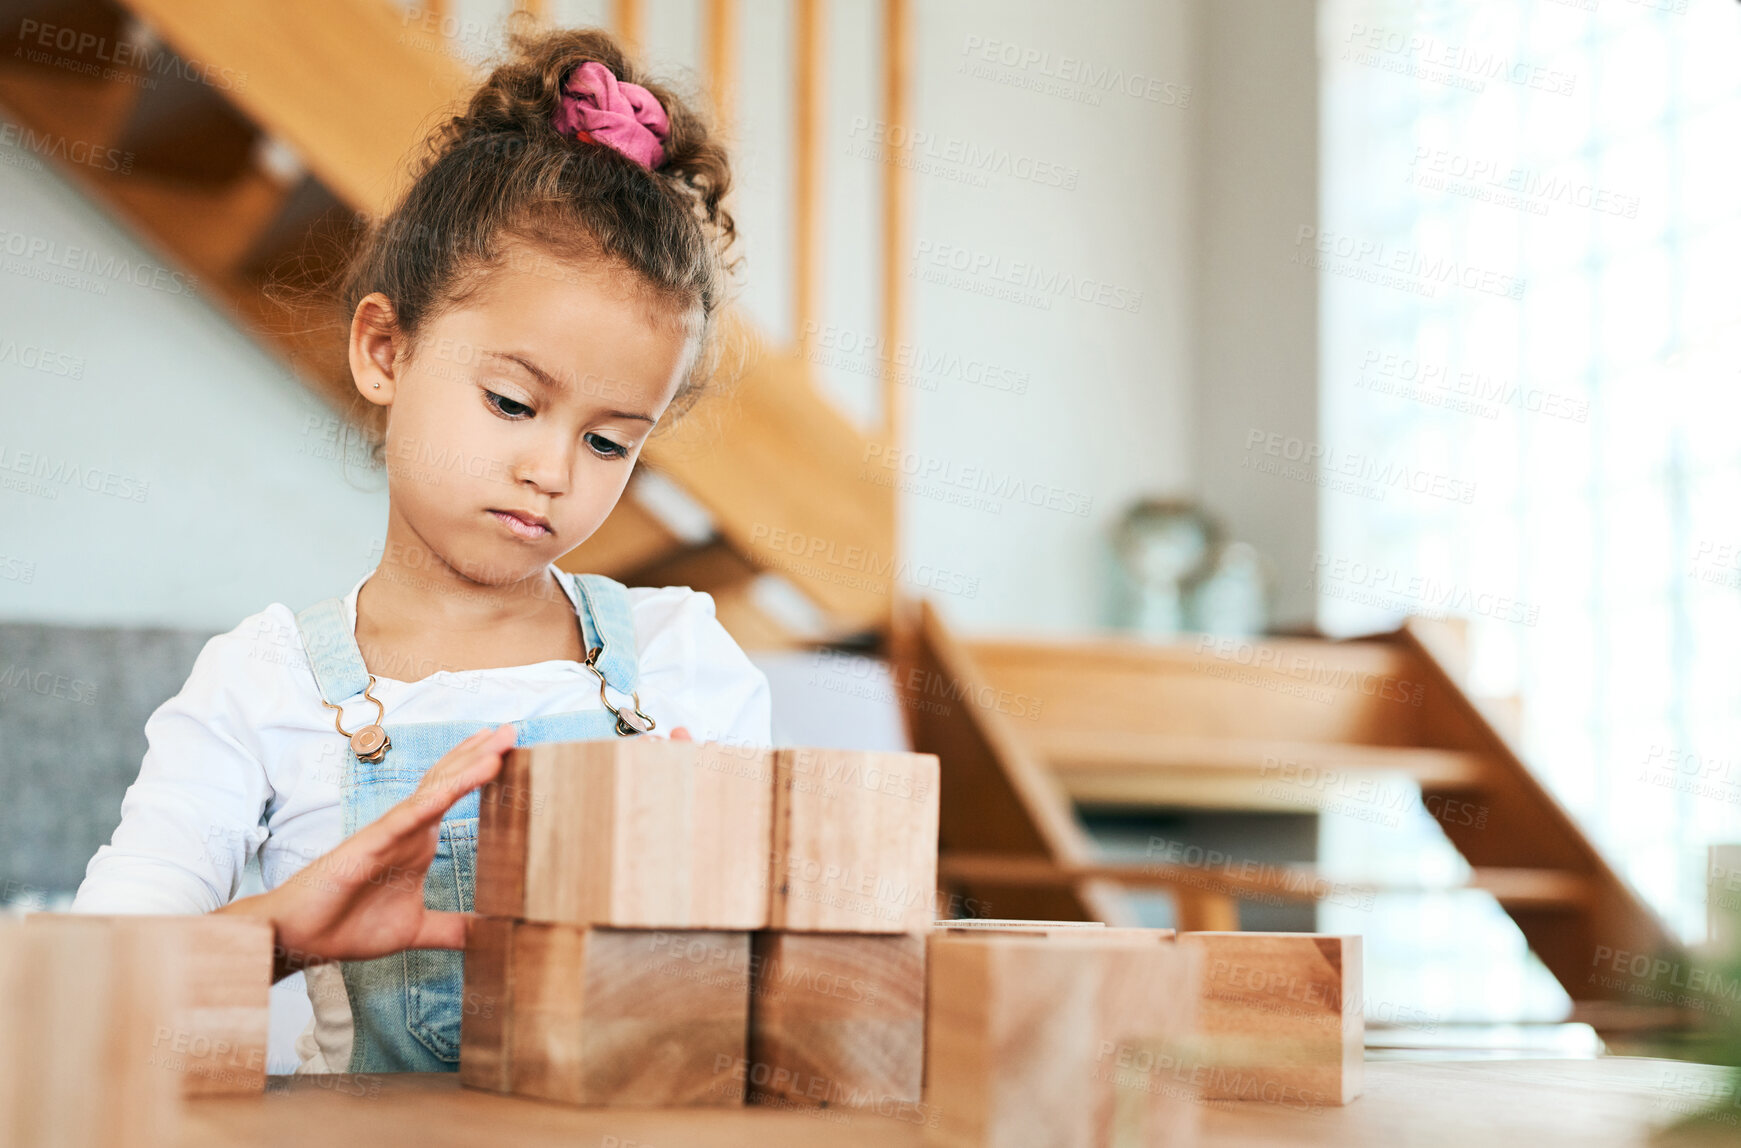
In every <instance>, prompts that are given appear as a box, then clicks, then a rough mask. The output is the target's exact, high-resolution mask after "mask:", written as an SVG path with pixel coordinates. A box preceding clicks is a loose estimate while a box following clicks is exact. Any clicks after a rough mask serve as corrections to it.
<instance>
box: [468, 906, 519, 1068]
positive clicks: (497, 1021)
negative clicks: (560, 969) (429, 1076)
mask: <svg viewBox="0 0 1741 1148" xmlns="http://www.w3.org/2000/svg"><path fill="white" fill-rule="evenodd" d="M513 941H514V922H513V921H512V920H510V919H509V918H507V917H474V918H472V920H471V922H470V925H469V926H468V927H467V930H466V939H465V991H464V993H463V994H462V995H461V998H460V1015H459V1079H460V1083H461V1084H468V1085H470V1086H471V1087H473V1088H487V1089H489V1090H490V1091H492V1092H509V1091H511V1090H512V1085H513V1080H512V1078H511V1076H510V1075H509V1071H508V1069H509V1066H510V1065H511V1064H512V1063H513V1060H512V1057H511V1054H510V1051H509V1048H508V1040H509V1036H510V1027H509V1025H510V1018H509V1014H508V1004H509V1001H510V1000H511V999H512V997H513V991H514V985H513V981H512V980H511V979H510V973H511V971H512V964H511V960H512V953H511V950H512V946H513Z"/></svg>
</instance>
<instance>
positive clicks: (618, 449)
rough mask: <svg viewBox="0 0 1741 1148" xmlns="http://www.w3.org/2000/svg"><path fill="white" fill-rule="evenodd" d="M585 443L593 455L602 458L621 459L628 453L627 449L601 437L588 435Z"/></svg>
mask: <svg viewBox="0 0 1741 1148" xmlns="http://www.w3.org/2000/svg"><path fill="white" fill-rule="evenodd" d="M586 441H587V445H589V446H591V447H592V449H593V451H594V452H595V453H597V454H599V455H601V456H603V457H604V458H623V457H625V456H626V455H627V454H628V453H629V448H628V447H626V446H621V445H619V444H617V443H614V442H612V441H611V440H610V439H608V438H605V437H604V436H602V435H598V434H592V433H588V434H587V436H586Z"/></svg>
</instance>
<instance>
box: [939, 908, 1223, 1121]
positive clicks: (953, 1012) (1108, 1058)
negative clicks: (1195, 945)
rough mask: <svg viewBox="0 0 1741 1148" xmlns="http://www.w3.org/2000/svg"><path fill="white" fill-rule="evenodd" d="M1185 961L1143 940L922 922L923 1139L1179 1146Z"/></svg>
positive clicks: (1191, 969) (1189, 960) (1185, 1110)
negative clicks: (925, 930)
mask: <svg viewBox="0 0 1741 1148" xmlns="http://www.w3.org/2000/svg"><path fill="white" fill-rule="evenodd" d="M1059 932H1060V934H1061V933H1062V932H1063V930H1060V931H1059ZM1198 960H1200V957H1198V956H1197V955H1196V954H1194V953H1190V952H1186V951H1184V950H1182V949H1180V948H1179V946H1177V945H1172V944H1158V943H1155V938H1153V937H1152V936H1147V937H1128V938H1123V939H1118V940H1109V939H1104V938H1102V939H1097V940H1088V939H1075V938H1068V937H1064V936H1062V935H1054V936H1043V937H1036V936H1027V935H1020V934H1008V933H1004V934H995V933H992V932H989V931H988V932H982V933H979V934H970V933H967V932H954V931H949V930H940V931H937V932H933V933H932V935H931V938H930V946H929V961H930V970H929V971H930V976H929V987H928V989H927V1004H926V1029H925V1034H926V1070H925V1100H924V1104H925V1110H926V1113H927V1116H928V1117H929V1119H928V1120H927V1122H926V1125H925V1142H926V1143H928V1144H936V1145H988V1146H1002V1145H1029V1144H1047V1145H1056V1146H1058V1148H1083V1146H1088V1145H1103V1144H1108V1143H1111V1142H1113V1137H1114V1136H1115V1135H1116V1136H1119V1137H1128V1136H1135V1137H1136V1139H1135V1140H1132V1141H1130V1142H1133V1143H1144V1144H1151V1143H1154V1144H1160V1143H1167V1144H1178V1143H1189V1142H1190V1141H1191V1139H1192V1138H1193V1137H1194V1135H1195V1130H1196V1126H1197V1104H1196V1098H1197V1093H1196V1089H1195V1085H1194V1083H1193V1080H1192V1076H1191V1072H1190V1060H1189V1047H1188V1045H1189V1042H1190V1038H1191V1033H1192V1026H1193V1023H1194V1018H1195V1013H1196V1003H1195V1001H1194V1000H1193V995H1194V994H1193V992H1192V991H1191V990H1192V986H1193V985H1194V984H1195V980H1196V975H1197V966H1196V962H1197V961H1198ZM1161 1137H1166V1138H1165V1139H1162V1138H1161ZM1121 1142H1122V1141H1121Z"/></svg>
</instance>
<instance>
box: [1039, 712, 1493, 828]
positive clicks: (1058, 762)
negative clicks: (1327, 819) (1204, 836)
mask: <svg viewBox="0 0 1741 1148" xmlns="http://www.w3.org/2000/svg"><path fill="white" fill-rule="evenodd" d="M1015 724H1016V725H1017V726H1018V728H1019V727H1020V726H1022V725H1024V724H1026V723H1021V722H1017V723H1015ZM1022 732H1023V733H1024V734H1025V735H1026V739H1027V740H1028V742H1029V744H1030V745H1032V746H1033V747H1034V749H1035V751H1036V752H1038V753H1039V754H1040V755H1041V756H1042V757H1043V758H1045V759H1046V761H1047V762H1048V763H1049V764H1050V765H1051V767H1052V772H1053V773H1054V774H1055V775H1056V776H1057V777H1058V779H1059V781H1060V782H1061V783H1062V784H1063V786H1064V790H1065V792H1067V793H1068V794H1069V795H1070V798H1071V800H1073V801H1075V802H1076V803H1077V804H1078V805H1085V806H1106V807H1120V808H1127V809H1134V808H1145V807H1146V808H1170V809H1242V810H1266V811H1274V812H1310V811H1313V810H1326V809H1332V808H1340V807H1359V808H1360V809H1361V810H1362V811H1364V807H1366V806H1377V805H1383V806H1384V807H1386V809H1401V808H1403V807H1404V806H1412V805H1413V804H1414V802H1415V799H1416V797H1415V792H1414V789H1413V786H1415V785H1418V786H1419V787H1420V790H1421V792H1423V793H1469V792H1473V791H1477V790H1479V789H1480V788H1481V786H1482V784H1483V779H1484V777H1485V770H1486V763H1485V759H1483V758H1482V757H1481V755H1479V754H1474V753H1465V752H1462V751H1459V750H1443V749H1434V748H1427V747H1421V746H1368V745H1350V744H1346V743H1335V742H1303V741H1266V740H1259V739H1253V738H1218V737H1193V736H1189V735H1165V734H1152V733H1130V732H1126V731H1121V730H1072V729H1069V728H1067V727H1054V728H1050V729H1047V728H1041V729H1036V730H1023V731H1022ZM1390 775H1399V776H1400V777H1401V779H1402V780H1401V781H1399V782H1395V783H1390V782H1387V780H1386V779H1387V777H1389V776H1390ZM1372 816H1374V817H1375V818H1379V819H1383V820H1387V821H1391V820H1393V816H1392V813H1389V812H1385V810H1384V809H1380V810H1378V811H1377V812H1375V813H1373V814H1372Z"/></svg>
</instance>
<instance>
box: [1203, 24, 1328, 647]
mask: <svg viewBox="0 0 1741 1148" xmlns="http://www.w3.org/2000/svg"><path fill="white" fill-rule="evenodd" d="M1201 4H1202V14H1203V23H1202V29H1201V31H1202V35H1201V37H1200V40H1199V43H1200V45H1201V49H1200V52H1199V56H1198V64H1199V69H1200V71H1199V75H1200V77H1201V81H1202V93H1201V95H1202V99H1201V102H1200V103H1199V104H1198V107H1199V115H1200V116H1201V119H1200V122H1199V132H1200V135H1199V137H1198V148H1197V153H1196V154H1197V165H1196V173H1195V174H1196V181H1197V182H1196V193H1197V215H1198V221H1199V230H1198V235H1199V237H1200V238H1199V247H1198V261H1197V280H1196V281H1197V287H1198V296H1197V327H1196V339H1197V349H1198V358H1197V366H1198V374H1197V383H1196V397H1197V407H1196V423H1195V425H1196V447H1197V451H1196V461H1195V468H1194V469H1195V478H1196V489H1197V493H1198V495H1199V497H1201V498H1202V500H1203V502H1204V504H1205V505H1206V506H1207V507H1208V508H1209V510H1210V511H1211V512H1213V513H1214V514H1216V515H1218V516H1219V517H1220V518H1222V520H1223V521H1224V522H1225V523H1226V524H1227V526H1228V528H1229V530H1230V531H1231V533H1232V534H1233V535H1234V536H1236V537H1240V538H1243V539H1245V540H1246V541H1249V542H1253V543H1255V544H1257V545H1258V547H1259V548H1260V549H1261V550H1263V551H1264V553H1265V555H1266V556H1267V557H1268V558H1269V559H1270V561H1271V562H1272V563H1273V564H1274V573H1275V579H1276V582H1275V603H1274V621H1275V622H1276V623H1277V624H1280V625H1302V624H1310V623H1311V622H1312V621H1313V619H1314V617H1315V615H1316V595H1315V594H1314V593H1313V591H1312V590H1311V589H1310V588H1309V587H1308V580H1309V578H1310V576H1311V570H1312V565H1311V563H1312V558H1313V554H1314V552H1315V551H1316V549H1317V538H1318V488H1317V487H1316V486H1314V485H1312V484H1311V483H1307V482H1300V481H1295V480H1292V479H1288V478H1283V477H1280V476H1277V475H1274V474H1268V473H1264V472H1262V471H1260V470H1256V469H1253V468H1252V466H1251V464H1252V463H1253V462H1256V461H1258V460H1261V459H1264V458H1266V457H1267V456H1266V455H1265V454H1264V453H1263V450H1262V449H1261V448H1260V449H1258V450H1256V451H1253V450H1251V449H1249V448H1248V446H1247V443H1248V442H1250V441H1251V438H1252V435H1253V433H1254V432H1260V433H1262V434H1264V435H1265V436H1268V435H1271V434H1277V435H1281V436H1283V440H1284V441H1285V440H1286V439H1298V440H1300V441H1302V442H1306V443H1310V442H1315V441H1316V440H1317V439H1318V281H1317V273H1316V272H1315V271H1313V270H1311V269H1309V268H1306V267H1301V266H1296V265H1294V264H1292V263H1290V262H1289V256H1290V255H1291V254H1292V253H1293V252H1294V250H1295V246H1294V239H1295V236H1296V234H1297V233H1298V229H1299V227H1300V226H1301V225H1302V224H1315V223H1316V222H1317V219H1318V67H1317V5H1316V2H1315V0H1201ZM1263 441H1265V442H1268V441H1270V440H1269V439H1268V438H1267V437H1266V438H1265V439H1264V440H1263Z"/></svg>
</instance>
